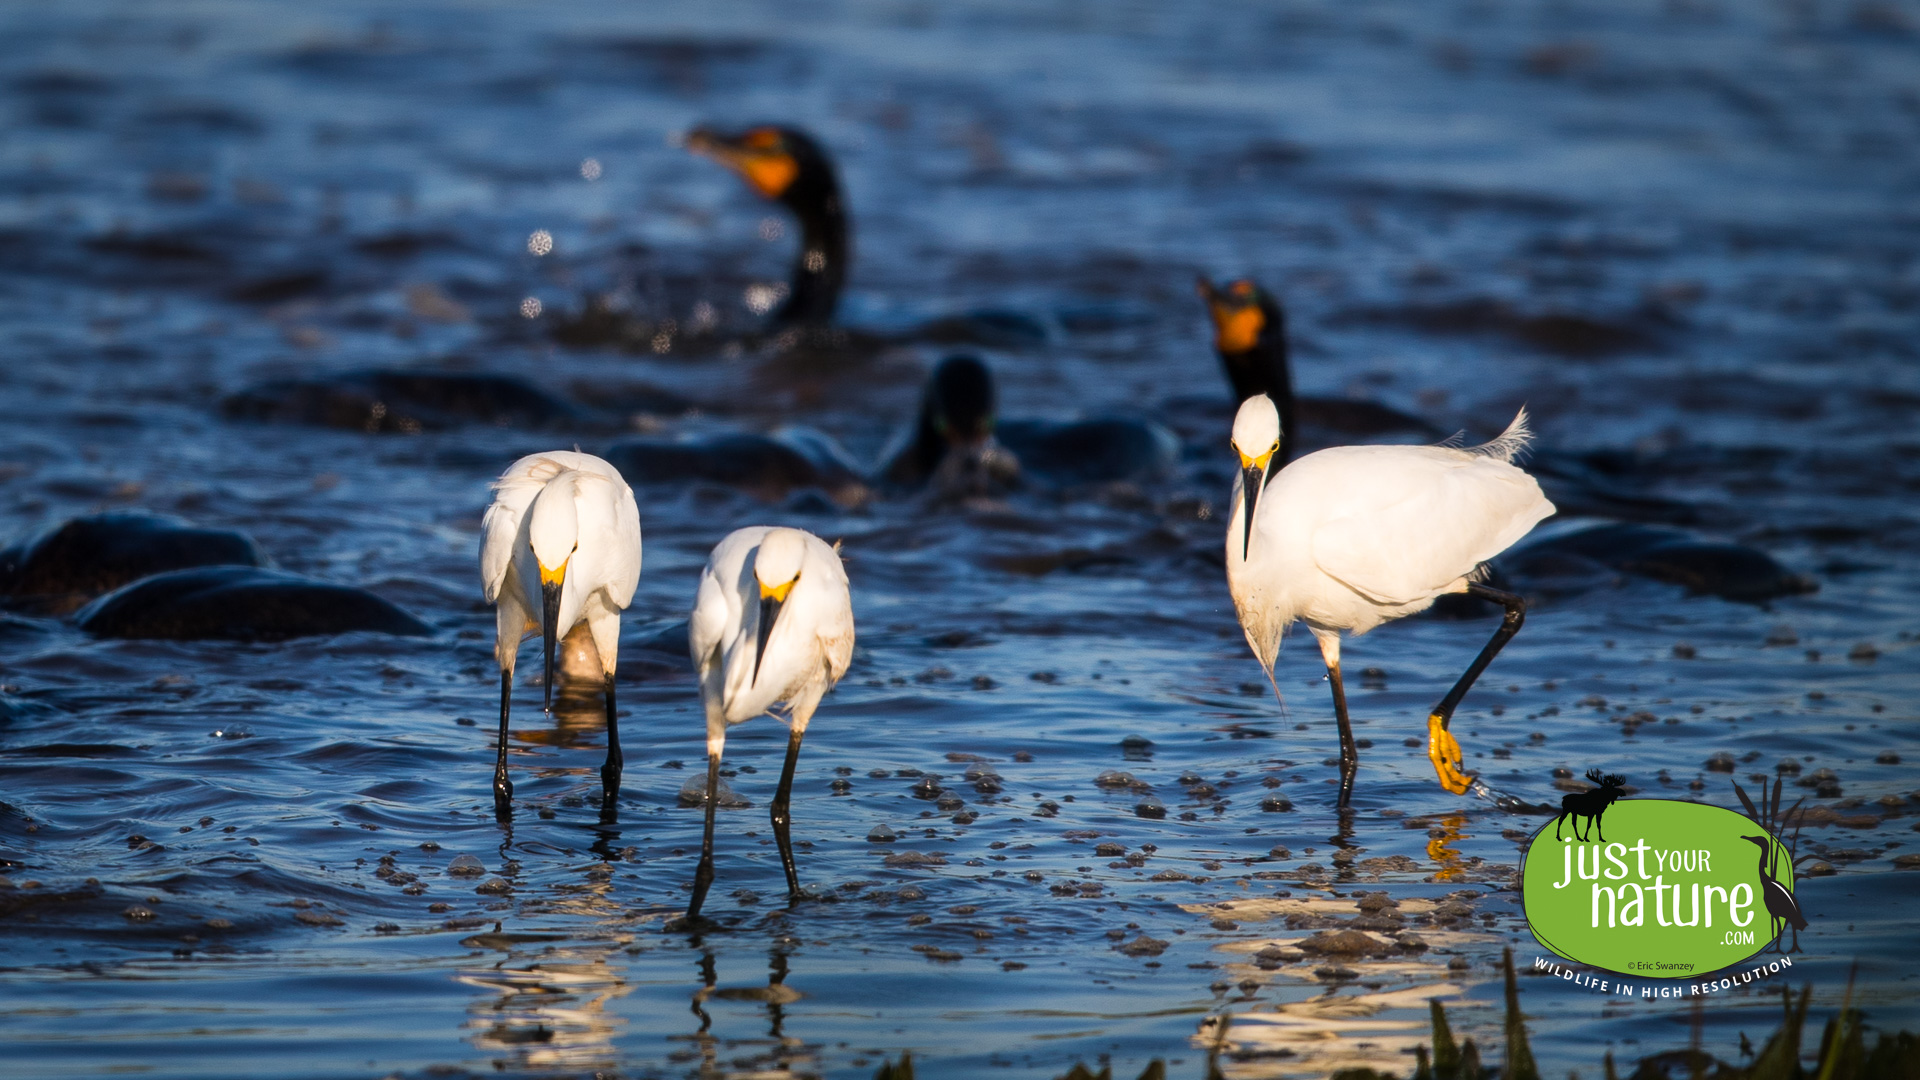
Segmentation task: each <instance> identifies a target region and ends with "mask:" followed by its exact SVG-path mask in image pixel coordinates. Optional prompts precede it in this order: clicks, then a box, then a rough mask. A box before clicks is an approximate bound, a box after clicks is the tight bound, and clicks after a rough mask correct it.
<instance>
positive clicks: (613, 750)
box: [600, 672, 626, 815]
mask: <svg viewBox="0 0 1920 1080" xmlns="http://www.w3.org/2000/svg"><path fill="white" fill-rule="evenodd" d="M625 765H626V758H624V757H622V756H621V754H620V713H619V711H618V710H617V709H615V708H614V704H613V673H612V672H608V673H607V762H606V764H604V765H602V766H600V792H601V801H600V808H601V811H602V814H603V815H610V814H612V813H613V809H614V803H615V802H616V801H618V799H619V798H620V770H621V769H622V768H624V767H625Z"/></svg>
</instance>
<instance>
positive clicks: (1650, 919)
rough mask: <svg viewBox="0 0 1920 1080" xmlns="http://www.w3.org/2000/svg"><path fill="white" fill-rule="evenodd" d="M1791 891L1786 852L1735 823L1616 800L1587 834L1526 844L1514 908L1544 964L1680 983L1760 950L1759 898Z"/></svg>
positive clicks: (1549, 829) (1769, 931) (1722, 813)
mask: <svg viewBox="0 0 1920 1080" xmlns="http://www.w3.org/2000/svg"><path fill="white" fill-rule="evenodd" d="M1576 825H1578V826H1580V828H1579V833H1580V835H1584V836H1585V837H1586V838H1587V839H1585V840H1584V841H1583V840H1580V839H1577V838H1576V836H1575V832H1576ZM1556 827H1557V828H1558V830H1559V838H1556V837H1555V835H1554V833H1555V829H1556ZM1603 834H1604V835H1605V837H1606V841H1607V842H1605V843H1602V842H1601V840H1600V837H1601V836H1602V835H1603ZM1746 837H1758V838H1760V840H1762V841H1764V846H1763V845H1762V844H1760V843H1755V842H1754V841H1752V840H1749V839H1745V838H1746ZM1769 881H1771V885H1770V884H1769ZM1793 883H1794V882H1793V860H1792V857H1791V856H1790V855H1789V854H1788V853H1787V850H1786V848H1785V847H1784V846H1783V845H1782V844H1781V843H1780V842H1779V841H1778V840H1776V839H1774V838H1773V837H1772V836H1771V835H1770V834H1769V833H1768V832H1767V831H1766V830H1765V829H1763V828H1761V827H1760V825H1758V824H1757V823H1755V822H1754V821H1753V820H1752V819H1751V818H1748V817H1747V816H1745V815H1744V814H1739V813H1735V812H1734V811H1732V810H1725V809H1722V808H1720V807H1718V806H1703V805H1701V804H1699V803H1689V802H1676V801H1673V800H1669V799H1623V800H1621V801H1619V802H1616V803H1614V804H1613V805H1612V806H1610V807H1608V808H1607V809H1606V811H1605V813H1604V814H1603V816H1602V817H1601V818H1600V821H1599V827H1597V828H1596V827H1594V826H1593V825H1592V824H1591V823H1590V822H1587V821H1586V820H1584V819H1578V818H1571V817H1569V818H1565V819H1562V820H1560V821H1558V822H1556V823H1554V824H1549V825H1546V826H1544V827H1543V828H1541V830H1540V831H1539V832H1538V833H1536V834H1535V835H1534V838H1533V840H1532V841H1530V842H1529V843H1528V845H1527V854H1526V861H1525V863H1524V864H1523V865H1522V868H1521V888H1522V893H1521V902H1522V905H1523V906H1524V908H1525V910H1526V914H1527V922H1528V925H1529V928H1530V929H1531V930H1532V931H1533V936H1534V937H1536V938H1538V939H1539V940H1540V944H1542V945H1544V946H1546V947H1547V949H1549V950H1550V951H1552V952H1553V953H1554V954H1555V955H1558V956H1560V957H1563V958H1565V959H1567V960H1572V961H1575V962H1576V963H1581V964H1589V965H1591V966H1593V967H1597V968H1603V969H1605V970H1607V971H1613V972H1618V973H1620V974H1622V975H1630V976H1634V977H1636V978H1654V979H1683V978H1691V977H1697V976H1701V975H1705V974H1707V973H1709V972H1714V971H1719V970H1720V969H1722V968H1725V967H1730V966H1732V965H1734V964H1738V963H1740V962H1741V961H1743V960H1746V959H1747V958H1749V957H1751V956H1753V955H1754V954H1756V953H1758V952H1759V951H1760V950H1761V949H1764V948H1766V947H1767V946H1768V945H1770V944H1772V942H1773V939H1774V937H1775V936H1776V934H1777V932H1778V931H1777V927H1778V925H1779V924H1778V923H1777V922H1776V920H1775V918H1774V916H1773V915H1772V914H1770V913H1769V911H1768V905H1767V900H1768V895H1769V893H1771V894H1772V896H1773V900H1774V903H1775V906H1776V907H1777V906H1779V905H1780V903H1781V893H1782V891H1784V893H1785V894H1786V896H1787V897H1789V898H1790V897H1791V895H1792V892H1793Z"/></svg>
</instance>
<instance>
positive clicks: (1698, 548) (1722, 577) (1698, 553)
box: [1495, 522, 1820, 603]
mask: <svg viewBox="0 0 1920 1080" xmlns="http://www.w3.org/2000/svg"><path fill="white" fill-rule="evenodd" d="M1495 565H1496V566H1497V567H1498V568H1499V569H1500V571H1501V572H1502V573H1503V574H1504V575H1506V576H1507V577H1509V578H1515V579H1520V580H1521V581H1522V582H1523V583H1524V582H1525V580H1526V579H1529V578H1532V579H1536V580H1547V579H1552V580H1558V581H1568V580H1573V581H1579V580H1581V577H1582V575H1588V576H1592V574H1593V572H1594V568H1606V569H1611V570H1616V571H1620V572H1624V573H1629V574H1638V575H1640V576H1642V577H1650V578H1654V579H1655V580H1658V581H1670V582H1673V583H1675V584H1678V585H1684V586H1686V587H1687V588H1688V589H1691V590H1692V591H1694V592H1698V593H1709V594H1711V595H1714V596H1720V597H1725V598H1726V599H1728V600H1740V601H1745V602H1747V603H1760V602H1762V601H1765V600H1771V599H1773V598H1774V597H1779V596H1793V595H1796V594H1800V593H1809V592H1814V591H1816V590H1818V589H1819V587H1820V586H1819V584H1818V583H1817V582H1815V581H1814V580H1813V579H1812V578H1809V577H1807V576H1806V575H1804V574H1795V573H1793V572H1791V571H1789V570H1788V569H1787V568H1786V567H1784V566H1781V565H1780V563H1779V562H1778V561H1776V560H1775V559H1774V558H1773V556H1771V555H1768V554H1767V553H1766V552H1764V551H1760V550H1759V549H1757V548H1750V547H1747V546H1745V545H1743V544H1734V543H1728V542H1724V541H1717V540H1708V539H1705V538H1703V537H1701V536H1698V535H1696V534H1694V533H1690V532H1687V531H1686V530H1684V529H1675V528H1670V527H1666V526H1657V525H1638V524H1629V523H1625V522H1606V523H1603V524H1598V525H1591V526H1588V527H1586V528H1582V529H1576V530H1574V531H1571V532H1562V533H1557V534H1554V535H1550V536H1547V537H1544V538H1542V539H1539V540H1535V541H1532V542H1531V543H1527V544H1525V545H1523V546H1521V547H1519V548H1516V549H1515V550H1513V551H1510V552H1508V553H1507V554H1506V555H1503V556H1501V557H1500V558H1499V559H1498V560H1496V562H1495Z"/></svg>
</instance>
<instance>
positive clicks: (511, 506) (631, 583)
mask: <svg viewBox="0 0 1920 1080" xmlns="http://www.w3.org/2000/svg"><path fill="white" fill-rule="evenodd" d="M493 491H494V499H493V505H492V506H489V507H488V508H487V514H486V517H485V518H483V519H482V520H481V525H480V533H481V540H480V583H481V586H482V588H483V589H484V590H485V593H486V598H487V602H488V603H490V604H493V605H495V609H496V613H497V619H496V626H495V635H494V643H493V655H494V659H495V660H496V661H498V663H499V665H500V744H499V750H498V757H497V758H496V760H495V762H494V768H493V806H494V812H495V813H496V814H498V815H499V816H501V817H503V818H504V817H506V816H507V814H508V813H509V812H510V811H511V809H512V806H513V782H512V781H510V780H509V779H507V713H508V710H509V708H510V707H511V705H512V702H513V669H514V665H515V663H516V662H517V659H518V656H519V652H520V641H521V639H522V638H524V637H525V636H526V635H527V634H529V633H538V634H539V635H540V641H541V645H542V651H543V655H544V658H545V661H546V667H545V687H546V697H545V700H546V705H545V707H546V709H547V710H548V711H549V712H551V711H552V709H553V676H554V650H555V647H556V645H557V644H558V643H559V641H560V639H561V638H564V637H566V636H567V634H568V632H569V631H571V630H572V629H573V628H574V627H575V626H578V625H580V624H582V623H584V624H586V626H587V629H588V631H589V632H590V633H591V634H592V635H593V644H594V648H595V650H596V651H597V652H598V653H599V654H600V665H601V672H602V675H603V677H604V680H605V684H604V685H605V690H606V699H607V760H606V763H605V764H604V765H602V766H601V768H600V782H601V787H602V792H603V801H602V804H601V806H602V813H603V815H610V814H611V812H612V810H613V806H614V801H615V799H616V798H617V797H618V796H619V794H620V773H621V769H622V764H623V760H624V759H623V758H622V756H621V753H620V727H619V714H618V713H617V712H616V711H615V708H614V695H613V676H614V668H615V664H616V661H617V659H618V655H619V648H620V612H621V611H623V610H625V609H626V607H627V605H628V604H630V603H632V602H633V592H634V589H635V588H637V587H638V586H639V584H640V510H639V507H638V506H636V505H635V503H634V501H633V490H632V489H631V488H629V487H627V482H626V481H625V480H624V479H622V478H621V476H620V472H619V470H617V469H615V468H614V467H613V466H612V465H609V464H608V463H606V462H605V461H602V460H601V459H600V458H597V457H594V456H593V455H592V454H582V453H579V452H578V451H572V450H549V451H546V452H545V453H539V454H529V455H527V456H526V457H523V458H521V459H520V460H518V461H516V462H514V463H513V464H512V465H510V466H508V467H507V471H506V472H504V473H501V474H500V479H498V480H496V481H494V484H493Z"/></svg>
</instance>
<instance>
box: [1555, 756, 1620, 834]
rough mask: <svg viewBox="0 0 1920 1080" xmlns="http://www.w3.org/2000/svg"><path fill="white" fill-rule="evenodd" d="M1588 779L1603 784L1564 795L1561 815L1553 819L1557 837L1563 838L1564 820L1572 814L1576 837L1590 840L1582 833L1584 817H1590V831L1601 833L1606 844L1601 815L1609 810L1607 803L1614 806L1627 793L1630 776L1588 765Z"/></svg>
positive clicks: (1561, 802)
mask: <svg viewBox="0 0 1920 1080" xmlns="http://www.w3.org/2000/svg"><path fill="white" fill-rule="evenodd" d="M1587 782H1588V783H1592V784H1598V785H1600V786H1599V787H1596V788H1589V789H1588V790H1586V791H1576V792H1574V793H1572V794H1570V795H1566V796H1563V797H1562V798H1561V799H1560V816H1559V817H1556V818H1554V819H1553V838H1554V839H1555V840H1558V839H1560V823H1561V822H1563V821H1565V820H1567V819H1568V818H1572V819H1573V838H1574V839H1575V840H1578V841H1580V842H1581V843H1583V844H1584V843H1586V842H1587V837H1585V836H1582V835H1580V819H1581V818H1586V819H1587V831H1588V832H1590V833H1599V834H1600V842H1601V843H1603V844H1604V843H1606V842H1607V834H1606V832H1605V830H1603V829H1601V827H1600V816H1601V815H1602V814H1605V813H1606V812H1607V807H1609V806H1612V805H1613V804H1614V802H1615V801H1617V800H1618V799H1619V798H1620V796H1622V795H1625V794H1626V793H1627V778H1626V777H1624V776H1616V775H1614V774H1612V773H1608V774H1606V775H1604V776H1602V775H1601V774H1600V770H1599V769H1588V770H1587Z"/></svg>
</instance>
